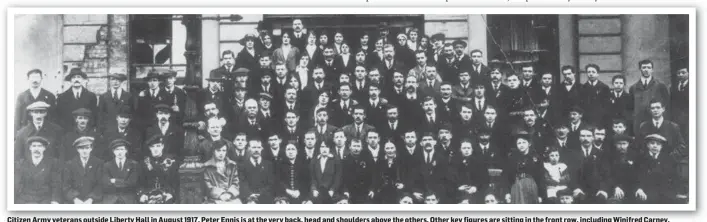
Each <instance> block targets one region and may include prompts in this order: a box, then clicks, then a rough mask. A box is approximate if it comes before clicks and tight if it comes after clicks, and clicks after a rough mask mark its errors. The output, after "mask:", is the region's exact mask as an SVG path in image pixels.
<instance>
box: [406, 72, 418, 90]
mask: <svg viewBox="0 0 707 222" xmlns="http://www.w3.org/2000/svg"><path fill="white" fill-rule="evenodd" d="M405 88H406V89H407V90H408V91H410V92H412V91H414V90H415V89H417V78H415V77H414V76H409V77H408V78H407V79H405Z"/></svg>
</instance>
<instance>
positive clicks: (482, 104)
mask: <svg viewBox="0 0 707 222" xmlns="http://www.w3.org/2000/svg"><path fill="white" fill-rule="evenodd" d="M473 88H474V97H473V98H472V99H471V101H469V102H470V103H471V104H472V107H473V109H472V110H473V111H474V116H475V117H481V116H483V114H484V111H485V110H486V107H487V106H494V107H495V106H496V102H495V101H496V100H495V99H490V98H488V97H487V96H486V92H487V91H486V86H484V84H474V87H473Z"/></svg>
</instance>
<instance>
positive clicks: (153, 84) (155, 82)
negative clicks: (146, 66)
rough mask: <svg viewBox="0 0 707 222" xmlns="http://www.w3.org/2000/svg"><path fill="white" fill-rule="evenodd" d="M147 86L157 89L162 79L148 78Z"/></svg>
mask: <svg viewBox="0 0 707 222" xmlns="http://www.w3.org/2000/svg"><path fill="white" fill-rule="evenodd" d="M72 80H73V79H72ZM74 86H76V83H74ZM147 86H148V87H150V89H157V87H159V86H160V81H159V80H157V79H156V78H151V79H149V80H147Z"/></svg>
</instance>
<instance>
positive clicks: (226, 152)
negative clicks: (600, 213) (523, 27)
mask: <svg viewBox="0 0 707 222" xmlns="http://www.w3.org/2000/svg"><path fill="white" fill-rule="evenodd" d="M259 29H260V28H259ZM305 30H306V29H305V27H304V25H303V24H302V21H301V20H300V19H294V20H293V23H292V31H286V32H284V33H282V35H281V36H279V37H278V40H277V41H275V36H273V35H272V34H270V32H269V31H268V30H267V29H261V30H259V31H260V32H259V36H255V35H246V36H245V37H244V38H243V39H242V40H241V43H242V44H243V46H244V47H243V49H242V50H241V51H240V52H238V53H235V52H233V51H230V50H226V51H224V52H222V66H220V67H219V68H217V69H214V70H212V71H211V72H210V73H208V78H206V80H207V81H208V86H207V87H205V88H203V89H201V90H200V91H199V92H198V93H196V94H197V96H193V97H190V96H189V95H187V93H186V92H185V91H184V90H183V89H182V88H180V87H179V86H176V84H175V83H176V78H177V77H176V72H174V71H171V70H168V71H157V70H154V71H151V72H149V74H148V75H147V76H146V77H145V82H147V88H146V89H144V90H140V91H132V92H128V91H126V90H125V89H124V88H121V85H123V83H124V82H125V81H126V80H127V78H128V77H127V76H126V75H125V74H120V73H116V74H110V75H109V89H108V90H107V92H106V93H104V94H102V95H96V94H94V93H93V92H91V91H89V90H88V89H86V88H85V83H86V80H87V75H86V74H85V73H84V72H82V71H81V70H80V69H78V68H75V69H71V70H70V72H69V73H68V75H67V76H66V78H65V81H68V82H70V84H71V87H70V88H69V89H68V90H66V91H64V92H63V93H60V94H58V95H56V96H55V95H54V94H52V93H50V92H49V91H47V90H45V89H43V88H42V81H43V73H42V71H41V70H39V69H34V70H30V71H29V72H27V74H26V77H27V79H28V81H29V82H30V88H29V89H28V90H26V91H24V92H23V93H21V94H20V95H19V96H18V98H17V102H16V111H15V130H16V133H15V149H14V157H15V161H16V163H15V168H14V172H15V173H14V176H15V179H14V180H15V186H14V188H15V193H14V197H15V203H54V204H97V203H103V204H134V203H144V204H150V203H155V204H159V203H183V201H180V200H179V199H180V197H179V193H180V192H179V189H180V184H179V183H180V179H179V176H180V168H190V169H202V170H203V172H202V173H203V187H204V197H203V203H216V204H234V203H256V204H271V203H275V204H285V203H289V204H300V203H303V204H305V203H314V204H320V203H324V204H326V203H352V204H374V203H401V204H416V203H426V204H435V203H441V204H458V203H465V204H482V203H486V204H494V203H513V204H534V203H543V204H548V203H565V204H566V203H582V204H586V203H679V202H680V201H679V200H680V199H681V198H683V199H684V197H685V196H686V195H687V190H688V189H687V181H688V177H687V167H686V161H687V157H688V148H687V145H686V142H685V141H686V140H687V135H688V131H687V129H688V124H689V121H688V113H689V109H688V107H689V102H688V88H687V87H688V66H687V63H681V64H678V65H677V67H673V68H674V70H675V72H676V76H677V77H676V80H677V82H674V83H673V84H672V87H670V88H669V87H668V86H667V84H665V83H663V82H661V81H660V80H658V79H657V78H656V77H654V76H653V69H654V65H655V64H654V63H653V62H651V61H650V60H643V61H640V62H639V63H638V64H637V66H638V68H639V69H640V73H623V74H619V75H616V76H613V77H612V78H611V82H609V83H604V82H602V81H600V80H599V75H603V74H602V72H601V68H600V67H599V66H598V65H595V64H588V65H586V66H585V67H581V68H583V71H584V72H583V73H584V74H581V75H585V74H586V79H587V81H586V82H585V83H580V81H579V75H580V74H579V73H580V71H579V70H578V69H579V68H580V67H573V66H569V65H568V66H563V67H562V68H561V69H560V70H553V69H548V70H543V71H541V72H537V71H536V69H537V67H534V66H533V64H531V63H529V64H524V65H522V66H521V67H516V68H518V73H515V72H509V71H508V69H504V68H503V67H501V66H495V65H491V66H487V65H485V64H484V63H483V61H482V58H483V53H484V52H483V51H481V50H477V49H473V50H469V49H468V48H467V43H466V42H464V41H460V40H456V41H453V42H452V43H448V42H447V41H446V38H445V35H444V34H441V33H439V34H435V35H432V36H427V35H424V34H423V33H421V32H420V31H419V30H418V29H416V28H411V29H409V31H407V33H399V34H397V36H395V37H393V36H392V35H391V34H390V33H389V32H388V30H387V29H381V31H380V33H376V34H375V35H374V34H372V33H366V34H363V35H362V36H360V39H344V35H343V33H342V32H340V31H336V32H333V33H327V32H326V31H323V30H321V31H320V30H312V31H305ZM329 39H333V41H329ZM501 65H504V64H501ZM556 75H561V76H562V77H563V78H562V79H563V80H562V82H554V80H555V79H558V78H555V76H556ZM626 75H636V76H640V78H639V79H638V81H637V82H635V83H629V82H627V78H626V77H625V76H626ZM664 75H668V74H664ZM190 99H191V100H193V101H195V104H196V111H197V114H196V117H194V115H191V114H187V113H186V110H187V104H188V100H190ZM187 123H189V124H187ZM188 127H193V128H195V130H196V134H197V135H198V136H197V139H198V142H197V143H196V144H197V145H196V146H193V147H191V146H186V145H185V144H188V143H186V142H185V140H186V139H187V136H186V134H187V133H185V132H186V131H189V128H188ZM185 128H187V129H185ZM199 202H200V201H199Z"/></svg>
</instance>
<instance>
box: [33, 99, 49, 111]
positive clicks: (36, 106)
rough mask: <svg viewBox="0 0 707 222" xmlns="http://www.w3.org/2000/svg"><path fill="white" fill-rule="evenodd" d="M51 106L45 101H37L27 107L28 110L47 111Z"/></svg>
mask: <svg viewBox="0 0 707 222" xmlns="http://www.w3.org/2000/svg"><path fill="white" fill-rule="evenodd" d="M50 106H51V105H49V104H48V103H46V102H44V101H37V102H33V103H32V104H29V106H27V110H30V111H31V110H46V109H49V107H50Z"/></svg>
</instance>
